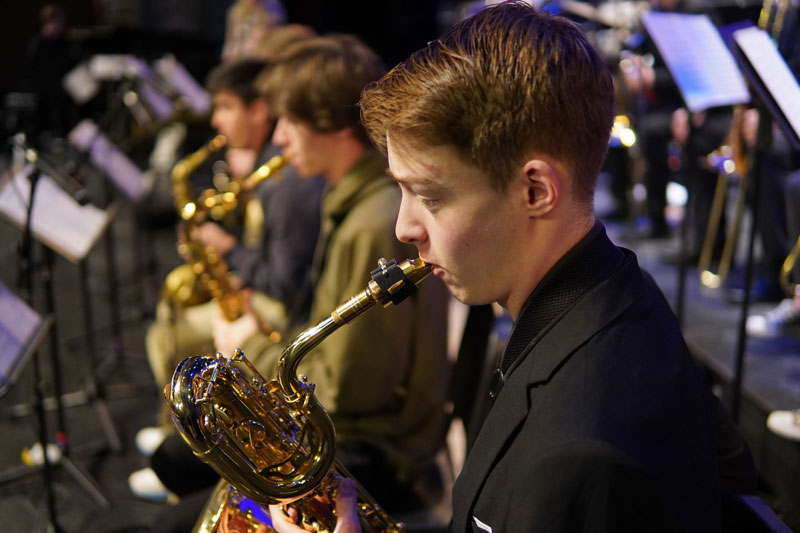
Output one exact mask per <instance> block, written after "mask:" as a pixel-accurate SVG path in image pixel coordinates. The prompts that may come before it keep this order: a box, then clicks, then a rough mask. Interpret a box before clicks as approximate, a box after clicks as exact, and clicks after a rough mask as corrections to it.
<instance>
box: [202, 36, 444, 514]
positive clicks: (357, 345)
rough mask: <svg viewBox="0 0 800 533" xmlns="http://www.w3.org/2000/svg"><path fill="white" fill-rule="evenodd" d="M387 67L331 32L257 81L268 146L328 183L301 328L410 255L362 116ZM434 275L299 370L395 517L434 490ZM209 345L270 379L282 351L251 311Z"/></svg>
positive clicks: (439, 336) (440, 363) (218, 328)
mask: <svg viewBox="0 0 800 533" xmlns="http://www.w3.org/2000/svg"><path fill="white" fill-rule="evenodd" d="M384 73H385V69H384V67H383V65H382V63H381V62H380V60H379V58H378V57H377V56H376V55H375V53H374V52H372V51H371V50H369V49H368V48H367V47H366V46H365V45H364V44H363V43H361V42H360V41H358V40H357V39H356V38H355V37H352V36H347V35H336V36H329V37H321V38H316V39H310V40H307V41H304V42H302V43H300V44H298V45H295V46H293V47H291V48H290V49H287V50H286V53H285V55H283V56H281V57H280V58H278V59H276V60H275V61H273V62H272V63H271V64H270V66H269V67H268V68H267V70H266V71H265V72H264V74H263V75H262V76H261V80H260V83H259V87H260V88H261V90H262V91H263V94H264V97H265V99H266V100H267V102H268V103H269V104H270V106H271V108H272V109H273V110H274V112H275V113H276V115H277V116H278V122H277V125H276V127H275V134H274V137H273V140H274V142H275V144H277V145H278V146H280V147H281V148H282V153H283V155H284V157H286V158H288V159H289V162H290V163H291V164H292V165H293V166H294V167H295V168H296V169H297V172H298V173H299V174H300V175H301V176H312V175H315V174H319V175H321V176H323V177H324V178H325V180H326V182H327V184H328V188H327V189H326V191H325V193H324V196H323V198H322V208H321V217H322V229H321V232H320V237H319V239H318V243H317V249H316V251H315V254H314V261H313V264H312V269H311V276H310V282H309V284H308V292H307V294H308V297H309V301H310V302H311V313H310V317H309V319H308V324H306V325H299V327H298V328H297V331H301V330H303V329H306V328H307V327H308V325H313V324H317V323H318V322H319V321H320V320H321V319H323V318H325V317H327V316H328V315H329V313H330V312H331V310H332V309H334V308H335V307H336V306H338V305H339V304H340V303H341V302H343V301H344V300H346V299H347V298H349V297H351V296H353V295H354V294H356V293H357V292H360V291H361V290H362V289H363V286H364V283H365V279H366V277H367V276H368V274H369V271H370V270H372V269H374V268H375V267H376V266H377V261H378V259H380V258H381V257H385V258H406V257H415V255H416V254H415V250H414V248H413V246H409V245H406V244H403V243H400V242H399V241H397V239H396V238H395V236H394V225H395V220H396V213H397V209H398V207H399V205H400V191H399V190H398V188H397V186H396V185H395V184H394V183H393V182H392V180H391V179H389V177H388V176H386V173H385V172H386V165H387V163H386V159H385V157H384V156H382V155H381V154H380V153H379V152H378V151H377V150H375V149H374V148H372V147H371V146H370V143H369V141H368V139H367V135H366V132H365V131H364V129H363V127H362V126H361V123H360V120H359V111H358V106H357V104H358V98H359V96H360V94H361V91H362V89H363V88H364V87H365V86H366V85H367V84H368V83H371V82H374V81H376V80H377V79H378V78H380V77H381V76H382V75H383V74H384ZM432 281H433V282H432V283H431V284H430V285H429V286H426V288H425V290H424V291H418V292H417V293H415V294H414V295H412V296H411V297H410V298H409V299H408V300H407V301H405V302H403V303H402V304H400V305H399V306H397V307H394V306H392V307H391V308H388V309H384V310H382V311H381V312H380V313H371V314H368V315H366V316H364V317H362V318H360V319H359V320H357V321H354V322H353V323H351V324H348V325H347V327H344V328H341V329H340V330H338V331H336V332H335V333H333V334H332V335H330V337H328V338H326V339H325V341H324V342H323V343H321V344H320V345H319V346H318V347H316V348H314V349H313V350H312V351H311V352H310V353H309V354H308V355H307V356H306V357H305V358H304V359H303V361H302V363H301V364H300V366H299V368H298V371H299V372H300V373H302V374H305V375H307V376H308V379H309V381H310V382H313V383H315V384H316V389H315V390H316V393H315V394H316V396H317V398H318V399H319V401H320V403H321V404H322V405H323V406H324V407H325V409H327V410H328V412H329V413H330V415H331V418H332V419H333V422H334V424H335V426H336V436H337V442H336V445H337V457H338V459H339V460H340V461H341V462H342V463H343V464H344V465H345V466H346V467H347V468H348V469H350V470H351V472H352V473H353V475H354V476H355V477H356V478H357V479H358V480H359V481H360V482H361V483H362V485H364V486H365V488H366V489H367V491H368V492H370V493H371V494H372V496H373V497H374V498H375V499H376V500H377V501H378V502H379V503H380V504H381V505H382V506H383V507H384V508H385V509H386V510H387V511H389V512H390V513H391V512H397V511H402V510H407V509H413V508H419V507H420V506H422V505H423V504H426V503H429V501H426V500H430V499H431V496H430V487H427V486H425V487H424V488H423V485H426V484H427V483H428V482H429V481H432V482H433V483H434V487H435V488H436V489H437V490H440V489H441V486H440V483H438V482H437V480H436V478H435V472H436V470H435V468H434V466H433V458H434V455H435V453H436V451H437V450H438V449H439V447H440V446H441V445H442V443H443V437H444V426H445V412H444V402H445V396H446V388H447V375H448V365H447V361H446V344H445V336H444V333H445V332H446V306H447V294H446V291H445V290H444V286H443V285H442V284H441V283H438V282H436V281H435V280H432ZM426 285H427V284H426ZM291 337H292V335H287V336H286V338H287V339H291ZM214 340H215V343H216V348H217V350H218V351H220V352H222V353H223V354H226V355H230V354H232V353H233V350H234V348H236V347H241V348H242V349H243V350H244V354H245V356H246V357H247V358H248V359H250V360H251V361H253V363H254V364H255V365H256V367H257V368H258V369H259V371H260V372H261V373H262V374H263V375H264V376H265V377H267V378H272V377H274V376H275V375H276V365H277V362H278V358H279V356H280V354H281V348H282V347H281V346H277V345H274V344H271V343H269V341H268V340H267V339H266V337H265V336H264V335H263V334H260V333H258V332H257V324H256V323H255V320H254V318H253V317H252V315H246V316H245V317H244V318H243V319H241V320H239V321H235V322H232V323H228V322H225V321H222V320H220V321H217V322H215V328H214ZM431 478H432V479H431Z"/></svg>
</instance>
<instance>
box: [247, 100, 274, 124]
mask: <svg viewBox="0 0 800 533" xmlns="http://www.w3.org/2000/svg"><path fill="white" fill-rule="evenodd" d="M247 111H248V113H250V114H251V115H252V117H253V118H254V119H255V120H257V121H258V122H267V121H269V120H270V118H271V116H270V113H269V105H268V104H267V102H266V100H264V99H263V98H256V99H254V100H253V101H252V102H250V105H249V106H248V110H247Z"/></svg>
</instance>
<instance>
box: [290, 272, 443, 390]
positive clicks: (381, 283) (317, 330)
mask: <svg viewBox="0 0 800 533" xmlns="http://www.w3.org/2000/svg"><path fill="white" fill-rule="evenodd" d="M430 272H431V266H430V265H429V264H427V263H425V261H423V260H422V259H420V258H417V259H408V260H406V261H403V262H402V263H401V264H399V265H398V264H397V261H395V260H394V259H392V260H391V261H387V260H385V259H381V260H380V261H378V268H376V269H375V270H373V271H372V272H370V276H371V277H372V279H371V280H370V282H369V283H368V284H367V287H366V289H364V290H363V291H361V292H360V293H358V294H356V295H355V296H353V297H351V298H350V299H349V300H347V301H346V302H345V303H343V304H342V305H340V306H339V307H337V308H336V309H334V311H333V312H332V313H331V314H330V316H328V317H327V318H325V319H324V320H323V321H321V322H320V323H319V324H317V325H316V326H313V327H311V328H309V329H307V330H305V331H303V332H302V333H300V335H298V336H297V337H296V338H295V340H294V341H292V343H291V344H290V345H289V346H287V347H286V349H285V350H284V351H283V353H282V354H281V358H280V361H279V362H278V384H279V385H280V387H281V389H282V391H283V393H284V395H285V396H286V398H287V401H289V402H295V401H299V400H300V399H301V398H303V397H305V396H306V395H308V394H310V393H312V392H313V385H309V384H308V383H306V382H305V381H304V380H299V379H298V378H297V367H298V365H299V364H300V361H302V359H303V357H305V355H306V354H307V353H308V352H309V351H311V350H312V349H313V348H314V347H316V346H317V345H319V344H320V343H321V342H322V341H323V340H325V338H326V337H328V335H330V334H331V333H333V332H334V331H336V330H337V329H339V328H340V327H342V326H344V325H345V324H347V323H349V322H352V321H353V320H355V319H356V318H358V317H359V316H361V315H362V314H364V313H365V312H366V311H368V310H369V309H371V308H372V307H374V306H375V304H381V305H383V306H384V307H388V306H389V305H391V304H395V305H396V304H399V303H400V302H402V301H403V300H405V299H406V298H407V297H408V296H410V295H411V294H412V293H413V292H414V291H415V290H416V288H417V285H419V283H420V282H421V281H422V280H423V279H425V277H427V276H428V274H430Z"/></svg>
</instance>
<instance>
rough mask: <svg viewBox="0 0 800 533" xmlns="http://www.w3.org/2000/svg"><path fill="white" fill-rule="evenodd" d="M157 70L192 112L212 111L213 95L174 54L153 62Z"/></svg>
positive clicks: (200, 113) (203, 112) (199, 113)
mask: <svg viewBox="0 0 800 533" xmlns="http://www.w3.org/2000/svg"><path fill="white" fill-rule="evenodd" d="M153 67H154V69H155V71H156V72H157V73H158V74H159V75H160V76H161V77H162V78H163V79H164V80H166V82H167V83H169V84H170V85H171V86H172V87H173V88H174V89H175V90H176V91H177V92H178V93H180V95H181V97H182V98H183V99H184V101H185V102H186V105H187V106H188V107H189V109H191V110H192V112H194V113H196V114H198V115H204V114H206V113H208V112H209V111H211V95H210V94H209V93H208V91H206V90H205V89H204V88H203V86H201V85H200V84H199V83H197V80H195V79H194V78H193V77H192V75H191V74H190V73H189V71H188V70H186V67H184V66H183V65H182V64H181V63H180V62H178V60H177V59H175V56H173V55H166V56H164V57H162V58H161V59H159V60H158V61H156V62H155V63H154V64H153Z"/></svg>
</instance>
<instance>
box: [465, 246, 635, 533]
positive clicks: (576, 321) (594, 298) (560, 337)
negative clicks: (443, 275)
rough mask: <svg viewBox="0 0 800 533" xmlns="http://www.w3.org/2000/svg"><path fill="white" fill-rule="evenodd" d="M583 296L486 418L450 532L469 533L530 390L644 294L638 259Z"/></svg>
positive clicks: (531, 352) (513, 374)
mask: <svg viewBox="0 0 800 533" xmlns="http://www.w3.org/2000/svg"><path fill="white" fill-rule="evenodd" d="M626 254H627V257H626V258H625V260H624V261H623V264H622V265H621V267H620V268H619V269H618V270H617V272H615V273H614V274H613V275H612V276H611V277H609V278H608V279H606V280H605V281H603V282H602V283H600V284H599V285H598V286H597V287H595V288H594V289H592V290H591V291H590V292H589V293H587V294H586V295H584V296H583V297H582V298H581V299H580V300H579V301H578V302H576V304H575V305H574V306H573V307H572V308H571V309H570V310H569V311H568V312H567V313H566V315H564V316H563V317H562V318H561V319H559V320H557V321H556V322H555V324H554V325H553V326H552V327H549V328H547V329H545V330H544V331H542V332H541V334H540V335H538V336H537V338H535V339H532V340H531V342H530V344H529V345H528V346H527V347H526V349H525V350H524V351H523V353H522V354H521V356H520V357H519V359H518V363H517V364H515V365H513V366H512V367H511V369H510V374H509V375H508V378H507V381H506V383H505V385H504V387H503V390H502V391H501V392H500V395H499V396H498V397H497V400H496V401H495V404H494V405H493V406H492V409H491V411H490V412H489V414H488V416H487V417H486V420H485V422H484V423H483V426H482V427H481V430H480V432H479V433H478V436H477V438H476V440H475V443H474V445H473V447H472V451H471V453H470V454H469V456H468V457H467V459H466V461H465V463H464V468H463V470H462V472H461V475H459V477H458V479H457V480H456V484H455V486H454V487H453V531H468V525H469V524H468V521H469V520H471V516H472V508H473V506H474V504H475V501H476V500H477V497H478V494H479V492H480V490H481V487H482V486H483V483H484V482H485V480H486V478H487V476H488V474H489V472H490V471H491V469H492V466H493V465H494V463H495V462H496V461H497V460H498V459H499V456H500V452H501V450H502V448H503V447H504V446H505V445H506V442H507V441H508V440H509V439H510V438H511V437H512V435H513V434H514V433H515V431H516V429H517V428H518V427H519V426H520V425H521V424H522V423H523V422H524V421H525V418H526V416H527V414H528V410H529V405H528V389H529V386H530V385H534V384H536V383H540V382H544V381H547V380H549V379H550V377H551V376H552V375H553V373H554V372H555V371H556V370H557V368H558V366H559V365H560V364H561V363H562V362H563V361H564V360H565V358H566V357H567V356H569V355H570V354H571V353H573V352H574V351H575V350H576V349H577V348H578V347H580V346H581V345H582V344H583V343H585V342H586V341H587V340H589V339H590V338H591V337H592V336H593V335H594V334H595V333H596V332H597V331H599V330H600V329H601V328H603V327H604V326H606V325H607V324H608V323H610V322H611V321H612V320H614V318H616V317H617V316H618V315H619V314H620V313H622V312H623V311H624V310H625V309H627V308H628V307H629V306H630V305H631V304H632V303H633V302H634V301H635V300H636V298H637V297H638V296H639V294H640V293H641V290H642V277H641V276H642V274H641V271H640V270H639V269H638V264H637V261H636V257H635V256H634V255H633V254H632V253H631V252H626Z"/></svg>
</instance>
